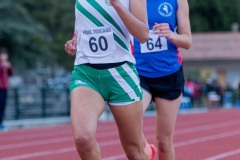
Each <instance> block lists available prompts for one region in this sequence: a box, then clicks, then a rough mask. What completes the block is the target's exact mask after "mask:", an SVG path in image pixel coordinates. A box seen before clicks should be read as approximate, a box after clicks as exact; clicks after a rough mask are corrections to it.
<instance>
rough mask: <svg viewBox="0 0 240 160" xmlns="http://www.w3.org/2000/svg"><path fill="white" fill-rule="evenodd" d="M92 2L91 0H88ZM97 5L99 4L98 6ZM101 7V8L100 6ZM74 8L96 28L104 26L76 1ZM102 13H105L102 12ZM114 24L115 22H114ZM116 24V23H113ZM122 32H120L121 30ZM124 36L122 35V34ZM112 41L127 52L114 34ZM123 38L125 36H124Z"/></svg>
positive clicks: (124, 45) (125, 46)
mask: <svg viewBox="0 0 240 160" xmlns="http://www.w3.org/2000/svg"><path fill="white" fill-rule="evenodd" d="M90 1H93V0H90ZM98 5H99V4H98ZM100 7H101V6H100ZM76 8H77V9H78V10H79V12H81V13H82V14H83V15H84V16H85V17H86V18H88V19H89V20H90V21H91V22H92V23H94V24H95V25H96V26H98V27H101V26H104V24H102V22H100V21H99V20H98V19H97V18H96V17H94V16H93V15H92V14H91V13H90V12H89V11H88V10H86V9H85V8H84V7H83V6H82V5H81V4H80V3H79V2H78V0H76ZM104 12H106V11H105V10H104ZM114 22H115V21H114ZM115 23H116V22H115ZM121 31H122V30H121ZM123 35H124V34H123ZM113 37H114V40H115V41H116V42H117V43H118V44H119V45H120V46H121V47H122V48H124V49H125V50H127V51H129V49H128V47H127V45H126V44H125V43H124V42H123V41H122V40H121V39H120V38H119V37H118V36H117V35H116V34H115V33H113ZM124 37H125V36H124Z"/></svg>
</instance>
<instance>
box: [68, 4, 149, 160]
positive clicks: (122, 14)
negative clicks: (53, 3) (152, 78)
mask: <svg viewBox="0 0 240 160" xmlns="http://www.w3.org/2000/svg"><path fill="white" fill-rule="evenodd" d="M75 16H76V20H75V36H74V37H73V39H72V40H70V41H68V42H67V43H66V45H65V50H66V52H67V53H68V54H70V55H75V53H76V55H75V62H74V70H73V72H72V78H71V81H70V89H71V125H72V132H73V137H74V140H75V144H76V148H77V151H78V153H79V155H80V157H81V159H82V160H99V159H101V154H100V148H99V146H98V144H97V141H96V138H95V134H96V128H97V122H98V118H99V117H100V115H101V114H102V113H103V111H104V109H105V102H107V103H108V105H109V107H110V110H111V111H112V113H113V116H114V118H115V120H116V124H117V126H118V130H119V135H120V140H121V143H122V145H123V148H124V151H125V153H126V155H127V158H128V159H130V160H147V159H148V156H147V154H146V153H145V151H144V145H145V144H144V143H145V140H144V139H143V136H142V115H143V108H142V102H141V99H142V91H141V89H140V85H139V78H138V76H137V72H136V69H135V66H134V64H135V59H134V57H133V56H132V54H131V47H130V34H131V35H133V36H134V37H135V38H136V39H138V40H139V41H140V42H142V43H143V42H145V41H146V40H147V39H148V24H147V13H146V1H145V0H109V1H108V0H84V1H83V0H77V1H76V8H75ZM75 45H76V46H77V47H76V49H74V47H75ZM72 48H73V49H72ZM75 50H76V52H74V51H75Z"/></svg>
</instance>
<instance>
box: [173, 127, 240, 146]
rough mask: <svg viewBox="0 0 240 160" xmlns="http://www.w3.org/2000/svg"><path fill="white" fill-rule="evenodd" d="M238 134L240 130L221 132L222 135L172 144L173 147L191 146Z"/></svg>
mask: <svg viewBox="0 0 240 160" xmlns="http://www.w3.org/2000/svg"><path fill="white" fill-rule="evenodd" d="M239 134H240V130H236V131H230V132H223V133H220V134H215V135H211V136H206V137H201V138H195V139H190V140H186V141H182V142H177V143H175V144H174V146H175V147H182V146H186V145H191V144H195V143H201V142H206V141H211V140H216V139H221V138H226V137H231V136H236V135H239Z"/></svg>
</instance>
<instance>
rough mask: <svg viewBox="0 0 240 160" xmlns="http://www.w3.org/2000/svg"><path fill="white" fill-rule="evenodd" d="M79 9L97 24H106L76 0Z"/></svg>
mask: <svg viewBox="0 0 240 160" xmlns="http://www.w3.org/2000/svg"><path fill="white" fill-rule="evenodd" d="M76 7H77V9H78V10H79V11H80V12H81V13H82V14H83V15H85V16H86V17H87V18H88V19H89V20H90V21H91V22H93V23H94V24H95V25H96V26H98V27H100V26H104V25H103V24H102V23H101V22H100V21H99V20H98V19H97V18H96V17H94V16H93V15H92V14H91V13H90V12H88V11H87V10H86V9H85V8H84V7H83V6H82V5H81V4H80V3H79V2H78V0H76Z"/></svg>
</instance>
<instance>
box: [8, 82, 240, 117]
mask: <svg viewBox="0 0 240 160" xmlns="http://www.w3.org/2000/svg"><path fill="white" fill-rule="evenodd" d="M233 93H235V94H233ZM233 93H231V94H229V93H226V94H225V95H224V96H223V97H222V103H220V102H221V100H220V99H219V100H218V101H211V99H209V98H208V97H207V96H206V95H204V94H202V95H200V96H199V97H198V98H195V99H194V103H190V101H189V99H186V98H183V100H182V103H181V105H180V110H183V109H184V110H185V109H187V110H191V109H208V108H213V107H226V108H229V107H240V100H239V99H240V92H239V91H235V92H233ZM69 95H70V94H69V89H68V88H61V89H49V88H39V87H34V86H32V87H29V86H28V87H19V88H11V89H10V90H9V91H8V100H7V107H6V112H5V119H9V120H13V119H24V118H40V117H54V116H69V115H70V96H69ZM234 95H235V96H234ZM148 110H150V111H155V106H154V103H151V104H150V106H149V108H148ZM105 113H106V114H107V116H110V114H111V113H110V111H109V109H108V107H106V112H105Z"/></svg>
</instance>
